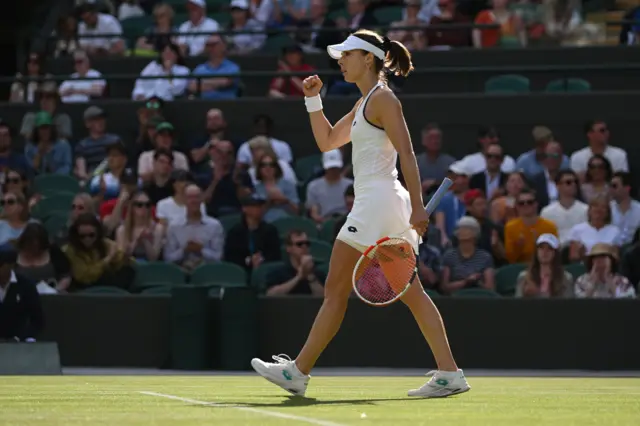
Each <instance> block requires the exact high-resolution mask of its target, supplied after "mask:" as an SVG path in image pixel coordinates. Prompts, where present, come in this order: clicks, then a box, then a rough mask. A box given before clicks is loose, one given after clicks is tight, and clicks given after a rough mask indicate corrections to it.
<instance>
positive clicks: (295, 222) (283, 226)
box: [272, 216, 318, 239]
mask: <svg viewBox="0 0 640 426" xmlns="http://www.w3.org/2000/svg"><path fill="white" fill-rule="evenodd" d="M272 225H273V226H275V227H276V228H278V233H279V234H280V237H281V238H282V239H284V237H285V236H286V234H287V232H289V231H290V230H292V229H299V230H301V231H304V232H305V233H306V234H307V236H308V237H309V238H318V228H316V224H315V222H314V221H312V220H311V219H308V218H306V217H302V216H289V217H282V218H280V219H277V220H275V221H274V222H273V223H272Z"/></svg>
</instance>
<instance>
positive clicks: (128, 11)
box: [118, 3, 144, 21]
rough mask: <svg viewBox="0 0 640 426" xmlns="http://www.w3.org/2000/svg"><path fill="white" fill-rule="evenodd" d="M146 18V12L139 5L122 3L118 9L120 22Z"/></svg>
mask: <svg viewBox="0 0 640 426" xmlns="http://www.w3.org/2000/svg"><path fill="white" fill-rule="evenodd" d="M136 16H144V10H142V8H141V7H140V6H138V5H137V4H129V3H122V4H121V5H120V7H118V20H120V21H124V20H125V19H127V18H134V17H136Z"/></svg>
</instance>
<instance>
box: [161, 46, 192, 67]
mask: <svg viewBox="0 0 640 426" xmlns="http://www.w3.org/2000/svg"><path fill="white" fill-rule="evenodd" d="M167 47H168V48H169V49H171V51H173V53H175V55H176V64H177V65H182V66H186V62H185V61H184V56H182V51H180V48H179V47H178V45H177V44H175V43H167V44H165V45H164V47H163V48H162V49H161V50H160V52H158V59H156V62H157V63H158V65H162V52H163V51H164V49H166V48H167Z"/></svg>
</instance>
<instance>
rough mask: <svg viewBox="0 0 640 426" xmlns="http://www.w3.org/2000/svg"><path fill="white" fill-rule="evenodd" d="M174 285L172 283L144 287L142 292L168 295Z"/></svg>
mask: <svg viewBox="0 0 640 426" xmlns="http://www.w3.org/2000/svg"><path fill="white" fill-rule="evenodd" d="M173 287H174V286H170V285H154V286H150V287H146V288H143V289H142V291H140V294H165V295H167V296H170V295H171V290H172V289H173Z"/></svg>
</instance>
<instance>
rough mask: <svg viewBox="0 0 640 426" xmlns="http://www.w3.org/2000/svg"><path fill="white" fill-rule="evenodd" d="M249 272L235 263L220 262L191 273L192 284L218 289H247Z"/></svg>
mask: <svg viewBox="0 0 640 426" xmlns="http://www.w3.org/2000/svg"><path fill="white" fill-rule="evenodd" d="M247 282H248V277H247V272H246V271H245V270H244V268H242V267H240V266H238V265H236V264H235V263H229V262H220V263H208V264H205V265H200V266H198V267H197V268H196V269H195V270H194V271H193V272H192V273H191V280H190V283H191V284H193V285H207V286H217V287H246V286H247Z"/></svg>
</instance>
